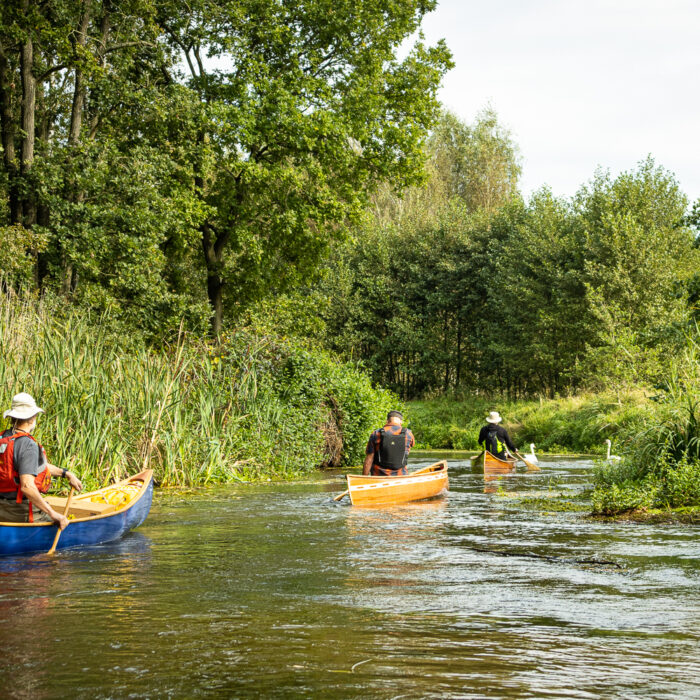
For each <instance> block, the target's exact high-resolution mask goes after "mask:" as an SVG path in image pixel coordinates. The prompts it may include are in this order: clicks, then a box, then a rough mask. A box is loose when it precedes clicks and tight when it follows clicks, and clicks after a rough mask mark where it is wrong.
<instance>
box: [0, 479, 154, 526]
mask: <svg viewBox="0 0 700 700" xmlns="http://www.w3.org/2000/svg"><path fill="white" fill-rule="evenodd" d="M132 481H142V482H143V486H142V487H141V489H140V490H139V492H138V494H136V496H135V497H134V498H133V499H132V500H131V502H130V503H129V504H128V505H127V506H125V507H124V508H119V509H118V510H113V511H110V512H109V513H98V514H97V515H86V516H85V517H83V518H75V519H72V520H70V523H84V522H88V521H92V520H101V519H103V518H111V517H113V516H115V515H117V514H118V513H126V512H128V511H129V510H131V509H132V508H133V507H134V506H136V505H137V504H138V503H139V501H140V500H141V499H142V498H143V496H144V495H145V494H146V492H147V491H148V487H149V485H150V482H151V481H153V470H152V469H144V470H143V471H142V472H139V473H138V474H134V475H133V476H130V477H127V478H126V479H122V480H121V481H117V482H116V483H114V484H111V485H110V486H104V487H103V488H101V489H98V490H97V491H89V492H88V493H84V494H81V495H80V496H78V497H74V498H73V503H75V504H76V505H77V504H78V503H81V502H83V503H89V498H90V497H92V496H95V495H97V494H100V493H103V492H104V491H107V490H109V489H113V488H114V487H115V486H125V485H126V484H129V483H130V482H132ZM69 515H70V513H69ZM0 527H56V523H54V522H41V523H13V522H7V521H0Z"/></svg>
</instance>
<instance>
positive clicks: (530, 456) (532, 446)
mask: <svg viewBox="0 0 700 700" xmlns="http://www.w3.org/2000/svg"><path fill="white" fill-rule="evenodd" d="M525 459H526V460H527V461H528V462H532V463H533V464H538V463H539V461H540V460H539V459H537V455H536V454H535V443H534V442H531V443H530V454H527V455H525Z"/></svg>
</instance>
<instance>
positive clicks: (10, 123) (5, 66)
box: [0, 45, 22, 224]
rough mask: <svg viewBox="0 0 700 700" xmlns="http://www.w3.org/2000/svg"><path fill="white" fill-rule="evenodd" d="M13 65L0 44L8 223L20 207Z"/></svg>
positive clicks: (0, 103)
mask: <svg viewBox="0 0 700 700" xmlns="http://www.w3.org/2000/svg"><path fill="white" fill-rule="evenodd" d="M12 73H13V67H12V66H11V64H10V61H9V58H8V56H7V52H6V47H4V46H2V45H0V129H1V130H2V148H3V160H4V164H5V170H6V172H7V177H8V186H9V193H8V194H9V205H10V223H13V224H19V223H21V218H22V207H21V204H20V199H19V187H18V184H19V167H18V164H17V154H16V152H15V137H16V128H15V119H14V112H13V104H12V95H13V89H12V88H13V76H12Z"/></svg>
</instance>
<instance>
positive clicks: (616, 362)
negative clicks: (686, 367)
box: [575, 158, 700, 386]
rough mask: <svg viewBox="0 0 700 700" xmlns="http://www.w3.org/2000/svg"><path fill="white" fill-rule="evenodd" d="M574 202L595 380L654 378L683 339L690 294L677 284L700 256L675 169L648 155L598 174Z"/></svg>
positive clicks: (589, 357) (691, 271) (591, 371)
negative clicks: (632, 166) (627, 168)
mask: <svg viewBox="0 0 700 700" xmlns="http://www.w3.org/2000/svg"><path fill="white" fill-rule="evenodd" d="M575 207H576V209H577V212H578V215H579V221H580V224H579V227H578V231H577V236H576V241H575V242H576V248H577V249H578V250H579V251H581V253H582V256H583V259H582V265H581V281H582V282H583V284H584V286H585V288H586V298H587V304H588V308H589V310H590V314H591V324H590V327H589V328H590V330H589V334H588V338H587V341H588V344H589V346H590V350H589V352H588V354H587V366H588V375H589V381H590V380H591V379H592V380H593V381H594V383H602V384H605V383H606V379H607V378H610V379H611V380H612V381H613V382H614V384H615V385H617V386H620V385H623V384H625V383H635V382H640V381H645V380H646V381H648V380H650V379H651V378H653V377H654V375H655V374H657V373H658V372H659V371H660V370H661V369H662V365H660V364H659V362H660V360H661V358H662V357H663V356H664V354H665V353H667V352H669V351H670V350H671V349H672V348H673V347H674V342H675V341H678V340H680V337H679V335H678V333H677V330H678V329H679V328H680V327H682V326H683V325H684V324H685V319H686V317H687V301H686V299H685V297H684V295H682V294H678V293H677V291H678V285H679V283H680V282H682V281H683V280H687V279H689V278H690V277H691V276H692V275H693V274H694V272H695V271H696V270H697V267H698V262H700V258H699V256H698V251H697V249H694V247H693V242H694V236H693V233H692V231H691V229H690V228H689V227H688V226H687V224H686V219H685V213H686V208H687V199H686V197H685V196H684V195H683V193H682V192H681V191H680V189H679V187H678V183H677V182H676V180H675V178H674V177H673V175H671V174H670V173H669V172H668V171H666V170H664V169H663V168H661V167H659V166H657V165H656V164H655V162H654V161H653V159H651V158H648V159H647V160H645V161H643V162H642V163H641V164H640V165H639V167H638V168H637V169H636V170H634V171H631V172H627V173H623V174H621V175H620V176H619V177H618V178H616V179H615V180H611V179H610V177H609V175H607V174H604V173H602V172H599V173H597V174H596V176H595V178H594V179H593V181H592V182H591V183H590V185H587V186H585V187H583V188H582V189H581V191H580V192H579V193H578V195H577V197H576V199H575ZM596 380H597V381H596Z"/></svg>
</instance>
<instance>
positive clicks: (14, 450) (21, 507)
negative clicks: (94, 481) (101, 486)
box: [0, 392, 83, 530]
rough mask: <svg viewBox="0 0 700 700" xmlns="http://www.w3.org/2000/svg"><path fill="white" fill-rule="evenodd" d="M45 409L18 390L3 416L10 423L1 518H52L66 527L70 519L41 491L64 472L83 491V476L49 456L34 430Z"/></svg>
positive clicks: (3, 449) (0, 452)
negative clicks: (54, 507) (50, 502)
mask: <svg viewBox="0 0 700 700" xmlns="http://www.w3.org/2000/svg"><path fill="white" fill-rule="evenodd" d="M43 412H44V411H43V409H41V408H39V407H38V406H37V405H36V401H34V399H33V398H32V397H31V396H30V395H29V394H27V393H25V392H22V393H21V394H17V395H16V396H14V397H13V399H12V407H11V408H10V409H9V410H8V411H5V413H4V417H5V418H10V419H11V427H10V428H9V429H8V430H6V431H5V432H4V433H2V435H0V522H13V523H24V522H27V523H31V522H48V521H51V520H53V521H54V522H55V523H56V524H57V525H58V526H59V527H60V528H61V530H63V528H64V527H66V525H68V519H67V518H66V517H64V516H63V515H62V514H61V513H58V512H56V511H55V510H54V509H53V508H52V507H51V505H50V504H49V503H47V502H46V500H45V499H44V497H43V495H42V494H45V493H46V492H47V491H48V490H49V485H50V483H51V477H52V476H62V477H63V478H66V479H68V481H70V485H71V486H72V487H73V488H74V489H76V490H77V491H80V490H81V489H82V488H83V485H82V483H81V482H80V479H78V477H77V476H76V475H75V474H73V473H72V472H69V471H68V470H67V469H61V468H60V467H56V466H55V465H53V464H49V461H48V460H47V459H46V452H45V451H44V448H43V447H42V446H41V445H40V444H39V443H38V442H37V441H36V440H35V439H34V437H33V436H32V431H33V430H34V428H36V420H37V417H38V416H39V414H40V413H43Z"/></svg>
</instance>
